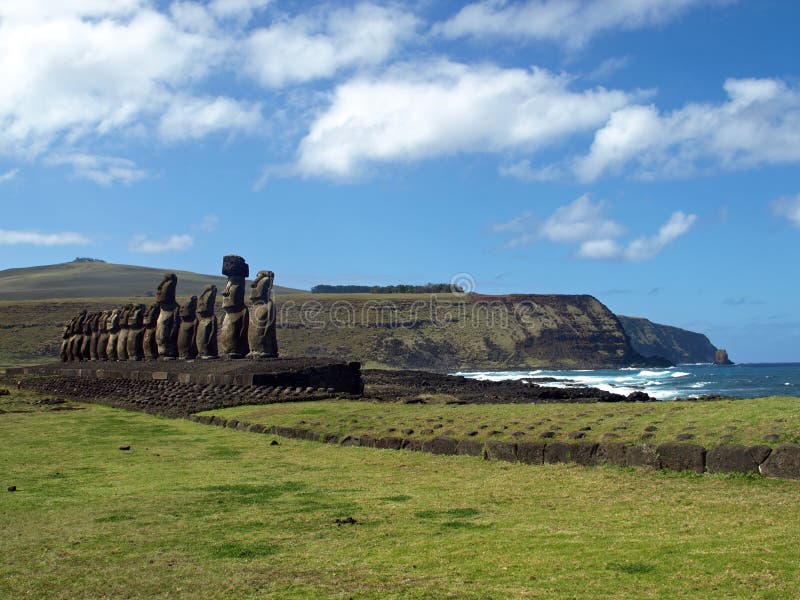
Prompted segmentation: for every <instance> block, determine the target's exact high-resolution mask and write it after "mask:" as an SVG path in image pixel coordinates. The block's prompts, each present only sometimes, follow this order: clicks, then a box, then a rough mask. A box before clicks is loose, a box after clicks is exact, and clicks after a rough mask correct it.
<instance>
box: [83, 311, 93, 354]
mask: <svg viewBox="0 0 800 600" xmlns="http://www.w3.org/2000/svg"><path fill="white" fill-rule="evenodd" d="M93 318H94V313H88V314H87V315H86V320H85V321H84V322H83V339H82V340H81V354H82V355H83V360H90V359H91V357H92V356H91V354H92V319H93Z"/></svg>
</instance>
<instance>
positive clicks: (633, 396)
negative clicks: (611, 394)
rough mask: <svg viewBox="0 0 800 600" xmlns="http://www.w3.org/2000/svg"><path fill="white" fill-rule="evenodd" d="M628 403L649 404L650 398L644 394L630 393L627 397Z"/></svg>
mask: <svg viewBox="0 0 800 600" xmlns="http://www.w3.org/2000/svg"><path fill="white" fill-rule="evenodd" d="M627 400H628V402H650V401H651V400H652V398H651V397H650V396H649V395H647V394H645V393H644V392H638V391H637V392H631V393H630V394H628V396H627Z"/></svg>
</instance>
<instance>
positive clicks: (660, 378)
mask: <svg viewBox="0 0 800 600" xmlns="http://www.w3.org/2000/svg"><path fill="white" fill-rule="evenodd" d="M455 375H463V376H464V377H470V378H473V379H484V380H490V381H504V380H516V381H520V380H523V381H530V382H532V383H538V384H540V385H548V386H554V387H577V386H581V387H582V386H586V387H596V388H599V389H601V390H607V391H609V392H614V393H617V394H623V395H627V394H630V393H631V392H633V391H637V390H641V391H643V392H646V393H648V394H649V395H650V396H652V397H653V398H657V399H659V400H674V399H675V398H688V397H692V396H694V397H697V396H708V395H720V396H729V397H734V398H755V397H760V396H798V397H800V363H769V364H740V365H730V366H716V365H712V364H707V363H702V364H691V365H678V366H676V367H670V368H668V369H641V368H623V369H580V370H574V371H549V370H533V371H463V372H458V373H455ZM550 377H552V378H554V379H555V381H552V382H551V381H542V378H550Z"/></svg>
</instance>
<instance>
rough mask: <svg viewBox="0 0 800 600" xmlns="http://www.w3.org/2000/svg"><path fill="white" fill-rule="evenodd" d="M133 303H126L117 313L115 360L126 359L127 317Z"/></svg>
mask: <svg viewBox="0 0 800 600" xmlns="http://www.w3.org/2000/svg"><path fill="white" fill-rule="evenodd" d="M132 310H133V304H126V305H125V306H123V307H122V311H121V312H120V313H119V335H118V336H117V360H128V332H129V331H130V330H129V329H128V317H129V316H130V314H131V311H132Z"/></svg>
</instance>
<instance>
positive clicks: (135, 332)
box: [127, 304, 144, 360]
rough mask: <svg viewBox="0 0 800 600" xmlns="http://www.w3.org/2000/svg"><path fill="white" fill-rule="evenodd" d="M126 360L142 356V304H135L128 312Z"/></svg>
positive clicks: (139, 358) (140, 358) (137, 358)
mask: <svg viewBox="0 0 800 600" xmlns="http://www.w3.org/2000/svg"><path fill="white" fill-rule="evenodd" d="M127 352H128V360H142V359H143V358H144V304H136V305H134V307H133V308H132V309H131V311H130V313H129V314H128V341H127Z"/></svg>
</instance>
